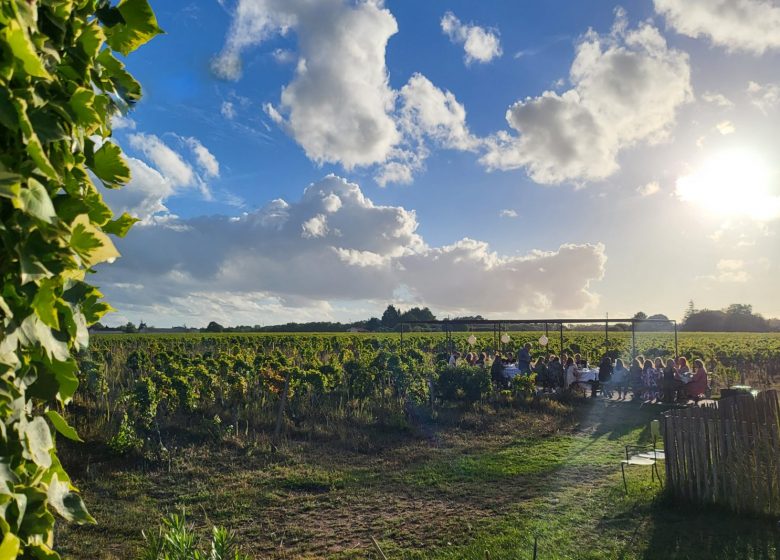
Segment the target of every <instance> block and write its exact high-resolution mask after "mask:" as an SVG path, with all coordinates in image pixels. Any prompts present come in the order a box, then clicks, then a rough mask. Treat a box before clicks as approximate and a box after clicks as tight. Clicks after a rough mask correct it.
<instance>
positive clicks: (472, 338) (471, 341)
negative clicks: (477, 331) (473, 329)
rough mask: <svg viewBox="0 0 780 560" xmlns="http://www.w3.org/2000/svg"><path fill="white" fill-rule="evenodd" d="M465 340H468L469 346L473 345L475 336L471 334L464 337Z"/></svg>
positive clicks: (475, 339)
mask: <svg viewBox="0 0 780 560" xmlns="http://www.w3.org/2000/svg"><path fill="white" fill-rule="evenodd" d="M466 342H468V343H469V345H470V346H474V345H475V344H476V343H477V337H476V336H474V335H473V334H472V335H471V336H470V337H468V338H467V339H466Z"/></svg>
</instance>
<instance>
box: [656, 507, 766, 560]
mask: <svg viewBox="0 0 780 560" xmlns="http://www.w3.org/2000/svg"><path fill="white" fill-rule="evenodd" d="M648 524H649V534H648V535H646V536H645V539H646V542H647V547H646V548H645V551H644V554H643V555H642V556H641V558H642V559H643V560H687V559H707V560H736V559H750V560H778V559H780V526H778V525H777V522H776V521H775V520H771V519H767V518H750V517H744V516H743V517H738V516H736V515H734V514H733V513H730V512H728V511H724V510H719V509H697V508H693V507H686V506H680V505H678V504H671V503H661V504H659V505H658V506H656V507H655V508H654V510H653V514H652V517H651V519H650V521H649V522H648Z"/></svg>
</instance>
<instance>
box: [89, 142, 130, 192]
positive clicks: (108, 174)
mask: <svg viewBox="0 0 780 560" xmlns="http://www.w3.org/2000/svg"><path fill="white" fill-rule="evenodd" d="M90 168H91V169H92V172H93V173H94V174H95V175H97V177H98V178H99V179H100V180H101V181H103V184H104V185H105V186H107V187H108V188H117V187H118V186H120V185H123V184H125V183H127V182H128V181H130V168H129V167H128V166H127V163H125V161H124V159H122V150H121V149H120V148H119V146H117V145H116V144H114V143H113V142H104V143H103V145H102V146H101V147H100V149H99V150H98V151H97V152H95V155H94V156H93V159H92V163H91V165H90Z"/></svg>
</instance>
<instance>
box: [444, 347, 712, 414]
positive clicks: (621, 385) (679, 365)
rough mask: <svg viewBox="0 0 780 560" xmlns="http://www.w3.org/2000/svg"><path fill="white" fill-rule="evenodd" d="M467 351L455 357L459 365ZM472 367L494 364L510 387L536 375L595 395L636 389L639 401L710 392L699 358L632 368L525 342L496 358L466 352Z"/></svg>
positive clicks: (498, 379)
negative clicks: (534, 348) (539, 351)
mask: <svg viewBox="0 0 780 560" xmlns="http://www.w3.org/2000/svg"><path fill="white" fill-rule="evenodd" d="M460 359H461V354H460V353H458V352H454V353H453V354H451V355H450V358H449V365H450V366H452V367H454V366H455V365H457V363H458V360H460ZM463 359H464V360H465V362H466V364H467V365H470V366H474V367H483V368H486V367H488V365H489V367H490V376H491V379H492V380H493V383H494V385H495V386H496V387H498V388H507V387H509V384H510V381H511V379H512V377H513V376H514V375H523V374H524V375H528V374H530V373H535V374H536V381H537V383H538V384H539V385H541V386H542V388H543V390H545V391H555V390H559V389H563V390H568V389H571V388H573V387H576V386H586V385H587V386H590V387H591V391H592V395H593V396H595V395H596V393H597V391H598V390H599V389H602V391H603V392H604V393H612V392H617V393H618V396H619V397H620V398H622V399H625V398H626V397H627V395H628V393H629V391H630V392H631V394H632V396H633V398H634V399H635V400H643V401H659V402H661V401H663V402H674V401H675V400H677V399H686V400H687V399H689V398H693V399H696V398H700V397H701V396H703V395H705V394H706V393H707V390H708V388H709V380H708V376H707V370H706V368H705V366H704V362H703V361H702V360H698V359H697V360H694V362H693V368H691V367H690V366H689V365H688V360H687V359H686V358H685V357H679V358H676V359H668V360H666V362H664V360H662V359H661V358H655V360H651V359H649V358H645V357H644V356H637V357H636V358H635V359H634V360H633V362H632V363H631V365H630V366H629V367H628V368H627V367H626V366H625V363H624V362H623V360H622V359H620V358H618V359H617V360H615V361H613V360H612V358H610V357H609V356H606V355H605V356H604V357H603V358H602V359H601V361H600V362H599V364H598V367H597V368H590V367H589V364H588V360H587V358H585V357H584V356H581V355H580V354H574V355H571V356H570V355H568V354H567V353H565V352H564V353H562V354H561V356H557V355H552V354H550V355H542V356H538V357H537V358H536V360H533V358H532V357H531V345H530V344H525V345H524V346H523V347H522V348H521V349H520V350H519V351H518V352H517V354H514V353H512V352H507V353H504V354H503V355H502V354H501V353H499V352H496V354H495V357H494V358H493V360H492V362H491V360H490V357H489V355H488V353H487V352H480V353H477V352H469V353H467V354H466V355H465V356H463Z"/></svg>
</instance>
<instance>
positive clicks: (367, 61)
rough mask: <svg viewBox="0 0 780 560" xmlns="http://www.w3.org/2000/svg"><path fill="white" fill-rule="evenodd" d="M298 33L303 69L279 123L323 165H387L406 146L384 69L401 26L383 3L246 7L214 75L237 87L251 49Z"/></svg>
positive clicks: (284, 99)
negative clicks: (402, 144)
mask: <svg viewBox="0 0 780 560" xmlns="http://www.w3.org/2000/svg"><path fill="white" fill-rule="evenodd" d="M293 29H294V30H295V32H296V33H297V35H298V44H299V49H300V52H299V53H298V55H299V56H298V63H297V66H296V69H295V75H294V77H293V80H292V81H291V82H290V83H289V84H288V85H287V86H285V87H284V88H283V90H282V95H281V101H280V103H279V106H278V107H274V108H273V109H274V112H273V113H270V114H271V115H272V116H274V117H275V119H274V120H276V121H277V122H279V123H283V124H284V128H285V129H286V130H287V131H288V133H289V134H291V135H292V136H293V137H294V138H295V140H296V141H297V142H298V143H299V144H300V145H301V147H303V149H304V150H305V152H306V155H307V156H308V157H309V158H310V159H312V160H314V161H316V162H319V163H324V162H337V163H341V164H342V165H344V167H345V168H347V169H350V168H352V167H354V166H356V165H369V164H373V163H377V162H383V161H385V160H386V159H387V156H388V154H389V153H390V150H391V149H392V148H393V146H395V144H396V143H398V141H399V140H400V133H399V132H398V130H397V128H396V125H395V121H394V120H393V118H392V116H391V114H390V113H391V112H392V111H393V107H394V102H395V93H394V91H393V90H392V89H391V88H390V86H389V84H388V76H387V69H386V67H385V48H386V46H387V41H388V39H389V38H390V37H391V36H392V35H394V34H395V33H396V32H397V31H398V26H397V24H396V21H395V18H394V17H393V16H392V14H391V13H390V12H389V11H388V10H386V9H384V8H382V7H381V4H380V3H378V2H358V3H355V4H352V3H346V2H343V1H342V0H326V1H323V2H310V1H307V0H239V2H238V4H237V6H236V14H235V17H234V19H233V24H232V26H231V30H230V32H229V34H228V39H227V43H226V45H225V48H224V50H223V52H222V53H221V54H220V56H219V57H218V58H217V59H216V61H215V63H214V68H215V70H216V71H217V72H218V73H220V75H222V76H223V77H227V78H231V79H237V78H238V77H239V76H240V57H241V54H242V52H243V51H244V50H245V49H247V48H248V47H250V46H252V45H256V44H260V43H262V42H263V41H265V40H266V39H268V38H269V37H271V36H273V35H277V34H280V33H286V32H287V31H289V30H293Z"/></svg>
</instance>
